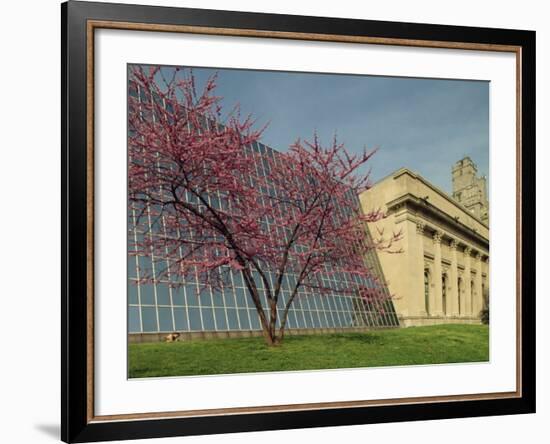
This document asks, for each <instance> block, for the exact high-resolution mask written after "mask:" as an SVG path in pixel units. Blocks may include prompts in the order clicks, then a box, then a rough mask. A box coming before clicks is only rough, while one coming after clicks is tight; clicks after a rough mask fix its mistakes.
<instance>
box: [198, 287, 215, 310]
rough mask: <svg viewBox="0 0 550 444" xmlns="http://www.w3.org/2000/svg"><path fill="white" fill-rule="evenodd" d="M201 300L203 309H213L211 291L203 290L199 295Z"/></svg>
mask: <svg viewBox="0 0 550 444" xmlns="http://www.w3.org/2000/svg"><path fill="white" fill-rule="evenodd" d="M199 299H200V303H201V306H202V307H211V306H212V296H211V295H210V290H207V289H206V290H204V289H203V290H202V291H201V292H200V293H199Z"/></svg>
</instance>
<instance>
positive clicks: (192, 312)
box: [189, 307, 202, 331]
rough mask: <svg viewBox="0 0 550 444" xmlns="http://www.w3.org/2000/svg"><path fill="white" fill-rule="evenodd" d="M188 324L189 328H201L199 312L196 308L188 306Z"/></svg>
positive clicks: (195, 329)
mask: <svg viewBox="0 0 550 444" xmlns="http://www.w3.org/2000/svg"><path fill="white" fill-rule="evenodd" d="M189 324H190V327H191V330H194V331H197V330H202V325H201V314H200V310H199V309H198V308H194V307H193V308H189Z"/></svg>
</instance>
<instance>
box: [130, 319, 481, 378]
mask: <svg viewBox="0 0 550 444" xmlns="http://www.w3.org/2000/svg"><path fill="white" fill-rule="evenodd" d="M488 359H489V328H488V327H487V326H483V325H441V326H429V327H412V328H406V329H405V328H403V329H395V330H380V331H373V332H368V333H342V334H327V335H315V336H287V337H286V338H285V340H284V342H283V344H282V345H281V346H280V347H275V348H274V347H272V348H268V347H267V346H265V345H264V342H263V339H262V338H242V339H241V338H239V339H212V340H197V341H188V342H176V343H169V344H167V343H149V344H130V348H129V367H130V375H129V376H130V377H131V378H136V377H150V376H185V375H212V374H224V373H246V372H265V371H287V370H313V369H330V368H351V367H375V366H389V365H412V364H439V363H452V362H481V361H488Z"/></svg>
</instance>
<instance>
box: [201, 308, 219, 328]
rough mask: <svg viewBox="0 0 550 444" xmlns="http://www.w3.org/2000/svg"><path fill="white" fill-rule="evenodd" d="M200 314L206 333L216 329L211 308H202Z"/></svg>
mask: <svg viewBox="0 0 550 444" xmlns="http://www.w3.org/2000/svg"><path fill="white" fill-rule="evenodd" d="M201 313H202V322H203V325H204V330H206V331H212V330H215V329H216V326H215V324H214V313H213V312H212V308H203V309H202V310H201Z"/></svg>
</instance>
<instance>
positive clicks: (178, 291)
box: [172, 288, 185, 305]
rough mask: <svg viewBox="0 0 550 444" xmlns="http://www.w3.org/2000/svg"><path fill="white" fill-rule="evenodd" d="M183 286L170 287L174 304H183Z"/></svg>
mask: <svg viewBox="0 0 550 444" xmlns="http://www.w3.org/2000/svg"><path fill="white" fill-rule="evenodd" d="M183 292H184V290H183V288H172V301H173V303H174V305H185V298H184V293H183Z"/></svg>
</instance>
